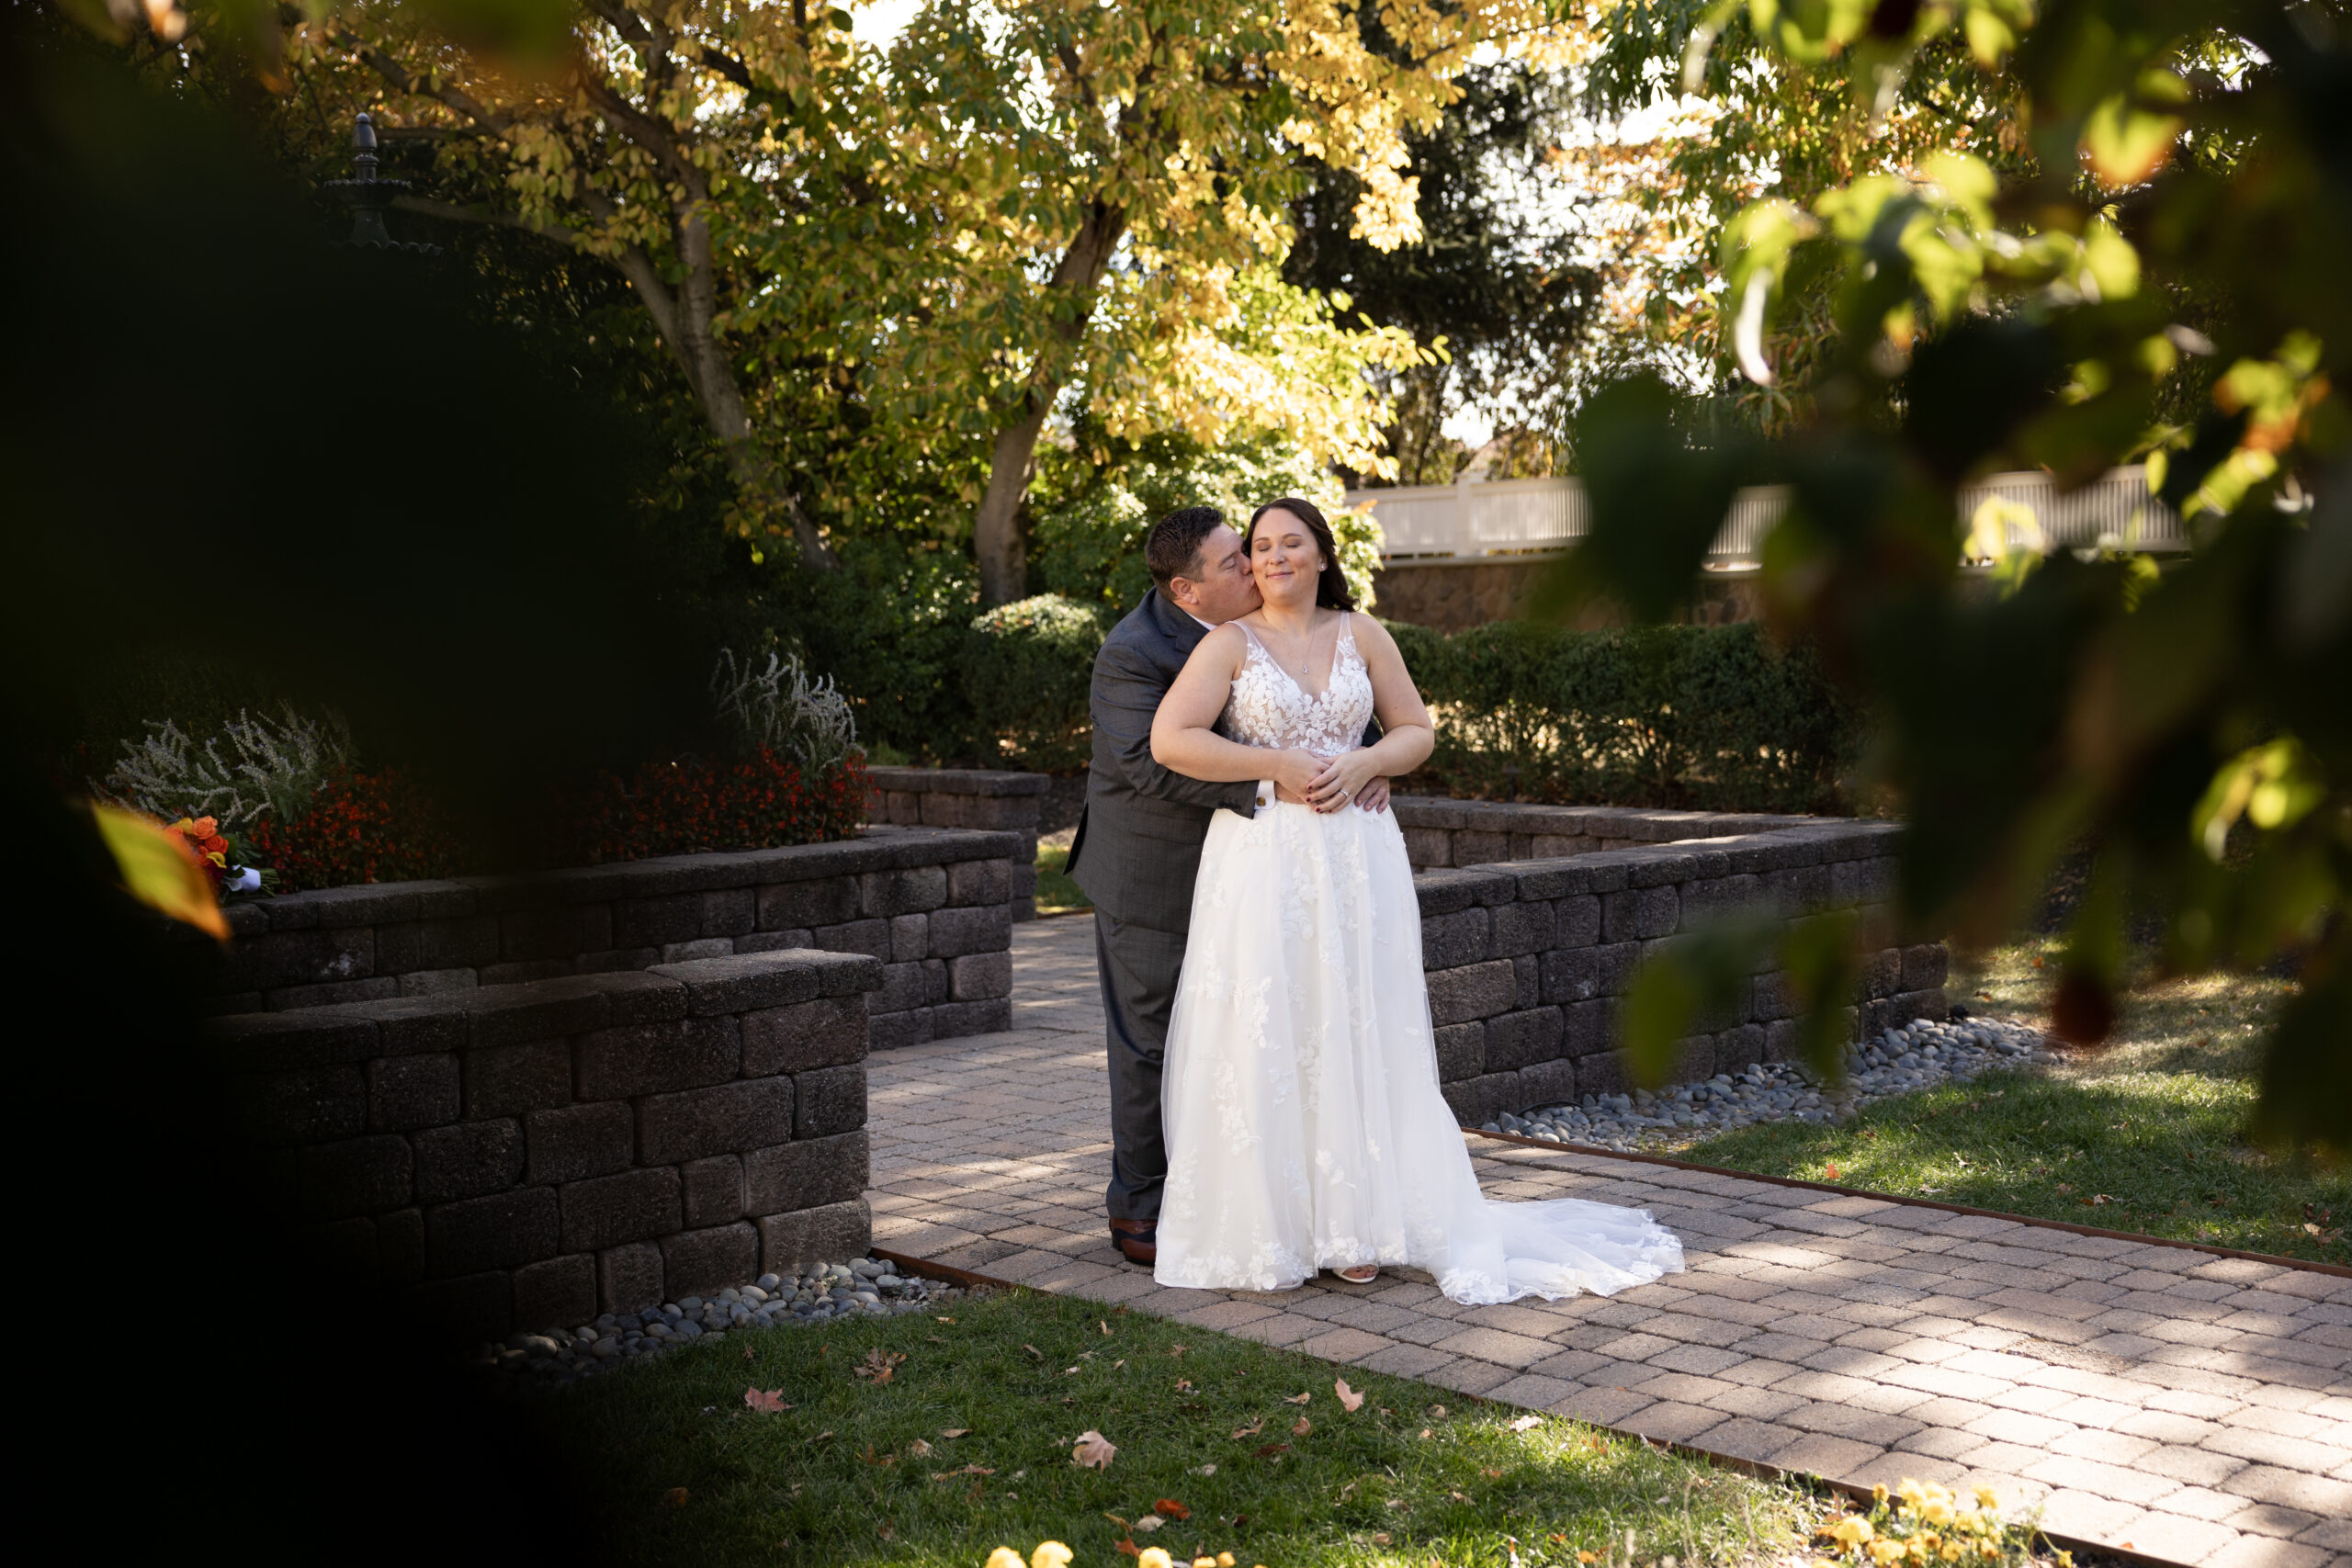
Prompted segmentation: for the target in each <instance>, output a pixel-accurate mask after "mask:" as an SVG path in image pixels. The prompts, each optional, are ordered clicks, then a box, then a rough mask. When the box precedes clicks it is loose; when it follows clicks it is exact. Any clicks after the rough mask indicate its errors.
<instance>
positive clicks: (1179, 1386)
mask: <svg viewBox="0 0 2352 1568" xmlns="http://www.w3.org/2000/svg"><path fill="white" fill-rule="evenodd" d="M1176 1392H1177V1393H1192V1392H1193V1380H1192V1379H1190V1378H1178V1379H1177V1380H1176Z"/></svg>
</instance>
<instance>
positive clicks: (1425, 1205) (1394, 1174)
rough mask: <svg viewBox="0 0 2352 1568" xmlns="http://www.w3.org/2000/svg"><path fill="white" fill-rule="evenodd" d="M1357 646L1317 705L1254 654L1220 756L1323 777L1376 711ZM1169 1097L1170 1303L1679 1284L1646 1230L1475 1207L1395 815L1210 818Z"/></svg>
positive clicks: (1479, 1202) (1344, 636) (1668, 1248)
mask: <svg viewBox="0 0 2352 1568" xmlns="http://www.w3.org/2000/svg"><path fill="white" fill-rule="evenodd" d="M1249 630H1250V628H1249V627H1247V626H1244V627H1243V628H1242V631H1243V632H1244V634H1245V635H1247V634H1248V633H1249ZM1353 632H1354V624H1353V621H1352V619H1351V621H1350V623H1349V625H1348V626H1346V627H1344V628H1343V629H1342V631H1341V634H1340V643H1339V647H1338V649H1337V650H1336V651H1335V652H1334V654H1333V656H1332V661H1331V673H1330V676H1329V682H1328V683H1327V685H1326V687H1325V690H1324V691H1323V692H1322V693H1321V694H1319V695H1315V696H1310V695H1309V694H1307V693H1306V691H1305V690H1303V689H1302V688H1301V687H1300V686H1299V685H1298V684H1297V683H1296V682H1295V681H1293V680H1292V679H1291V677H1290V675H1289V673H1288V672H1287V671H1284V670H1283V668H1282V667H1281V666H1280V665H1279V664H1277V663H1276V662H1275V661H1274V660H1273V659H1272V657H1271V656H1270V655H1269V654H1268V653H1267V652H1266V650H1265V649H1264V648H1263V647H1262V646H1261V644H1260V643H1259V641H1258V639H1257V638H1256V637H1254V636H1251V637H1250V653H1249V660H1248V662H1247V663H1246V664H1245V665H1244V666H1243V668H1242V671H1241V672H1240V674H1239V675H1238V676H1237V677H1235V679H1234V682H1233V696H1232V701H1231V704H1230V705H1229V706H1228V707H1227V710H1226V718H1225V720H1224V724H1225V726H1226V732H1227V734H1228V735H1229V736H1230V738H1231V739H1236V740H1238V741H1241V742H1243V743H1244V744H1246V745H1250V746H1266V747H1273V748H1289V747H1300V748H1304V749H1306V750H1311V751H1315V752H1317V753H1320V754H1322V755H1326V756H1329V755H1335V754H1337V753H1338V752H1340V751H1343V750H1350V749H1351V748H1352V747H1354V746H1355V745H1356V743H1357V741H1358V739H1359V738H1360V737H1361V736H1362V735H1363V728H1364V722H1365V721H1366V720H1367V719H1368V718H1370V717H1371V716H1372V707H1373V696H1372V681H1371V677H1370V675H1369V674H1368V673H1367V672H1366V671H1365V669H1364V664H1363V659H1362V657H1361V656H1360V655H1359V654H1358V653H1357V651H1356V646H1355V637H1354V635H1353ZM1161 1095H1162V1115H1163V1117H1164V1118H1165V1122H1166V1129H1167V1136H1168V1150H1169V1172H1168V1186H1167V1190H1166V1194H1165V1197H1164V1199H1163V1201H1162V1206H1161V1210H1160V1215H1159V1262H1158V1264H1157V1266H1156V1268H1155V1269H1154V1277H1155V1278H1156V1279H1158V1280H1159V1283H1161V1284H1163V1285H1188V1286H1196V1287H1216V1288H1224V1289H1235V1290H1251V1291H1278V1290H1287V1289H1289V1288H1290V1287H1292V1286H1294V1285H1296V1284H1298V1283H1300V1282H1301V1281H1302V1280H1306V1278H1307V1277H1308V1276H1310V1275H1312V1274H1314V1273H1315V1272H1316V1271H1317V1269H1342V1268H1349V1267H1353V1266H1356V1265H1360V1264H1367V1263H1378V1264H1385V1265H1403V1266H1411V1267H1414V1268H1419V1269H1428V1270H1429V1271H1430V1273H1431V1274H1432V1275H1434V1276H1435V1277H1436V1279H1437V1283H1438V1288H1439V1289H1441V1290H1442V1291H1443V1292H1445V1293H1446V1294H1447V1295H1448V1296H1450V1297H1452V1298H1453V1300H1455V1301H1458V1302H1478V1303H1488V1302H1508V1301H1515V1300H1517V1299H1518V1298H1520V1297H1521V1296H1529V1295H1536V1296H1543V1297H1545V1298H1547V1299H1550V1298H1555V1297H1560V1296H1571V1295H1574V1294H1576V1293H1577V1292H1579V1291H1591V1292H1595V1293H1597V1294H1600V1295H1610V1294H1612V1293H1614V1292H1618V1291H1621V1290H1623V1289H1624V1288H1625V1287H1626V1286H1628V1285H1637V1284H1642V1283H1644V1282H1645V1281H1647V1280H1655V1279H1657V1277H1658V1276H1659V1275H1661V1274H1669V1273H1679V1272H1680V1271H1681V1269H1682V1245H1681V1243H1680V1242H1679V1241H1678V1240H1676V1239H1675V1237H1674V1235H1673V1233H1671V1232H1670V1231H1668V1230H1666V1229H1665V1228H1664V1227H1662V1226H1660V1225H1658V1224H1655V1223H1653V1222H1652V1220H1651V1219H1650V1216H1649V1214H1648V1213H1646V1212H1645V1211H1642V1210H1638V1209H1623V1208H1617V1207H1614V1206H1611V1205H1610V1204H1606V1203H1591V1202H1586V1201H1582V1200H1579V1199H1573V1198H1564V1199H1556V1200H1553V1201H1544V1202H1532V1203H1496V1202H1489V1201H1487V1199H1486V1198H1485V1197H1484V1196H1483V1195H1482V1194H1481V1193H1480V1192H1479V1190H1478V1181H1477V1178H1476V1176H1475V1175H1473V1174H1472V1172H1471V1168H1470V1156H1469V1152H1468V1150H1467V1149H1466V1148H1465V1147H1464V1144H1463V1138H1462V1133H1461V1131H1460V1129H1459V1128H1458V1127H1457V1126H1456V1124H1455V1122H1454V1119H1453V1112H1452V1111H1451V1110H1450V1109H1449V1108H1448V1106H1447V1105H1446V1102H1445V1100H1444V1099H1443V1098H1442V1096H1441V1095H1440V1094H1439V1093H1438V1076H1437V1048H1436V1038H1435V1032H1434V1031H1433V1029H1432V1027H1431V1025H1430V1008H1429V991H1428V987H1426V986H1425V985H1424V983H1423V981H1422V977H1421V916H1420V906H1419V902H1418V901H1417V900H1416V898H1415V897H1414V893H1413V873H1412V867H1411V866H1410V865H1409V864H1408V863H1407V861H1406V858H1405V839H1404V835H1403V833H1402V832H1401V831H1400V830H1399V829H1398V828H1397V818H1396V817H1395V815H1394V814H1393V813H1389V812H1379V813H1374V812H1367V811H1363V810H1359V809H1357V808H1355V807H1345V808H1342V809H1341V810H1340V811H1337V812H1333V813H1331V814H1329V815H1321V814H1318V813H1317V812H1316V811H1314V810H1313V809H1312V808H1311V807H1306V806H1292V805H1276V806H1274V807H1272V808H1271V809H1264V808H1261V810H1260V811H1259V812H1258V815H1257V817H1256V818H1254V819H1250V818H1242V817H1238V816H1237V815H1235V814H1234V813H1232V812H1229V811H1220V812H1218V813H1217V814H1216V819H1215V821H1214V822H1213V823H1212V824H1211V826H1210V828H1209V834H1208V840H1207V842H1206V844H1205V845H1204V848H1203V850H1202V852H1201V872H1200V880H1199V881H1198V882H1196V883H1195V884H1194V885H1193V926H1192V933H1191V936H1190V938H1189V940H1188V942H1187V944H1186V947H1185V953H1184V969H1183V977H1182V980H1181V981H1180V982H1179V985H1178V987H1177V994H1176V1002H1175V1007H1174V1010H1173V1012H1172V1013H1171V1014H1170V1020H1169V1026H1168V1056H1167V1067H1166V1071H1165V1075H1164V1077H1163V1078H1162V1080H1161Z"/></svg>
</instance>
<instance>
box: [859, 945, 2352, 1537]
mask: <svg viewBox="0 0 2352 1568" xmlns="http://www.w3.org/2000/svg"><path fill="white" fill-rule="evenodd" d="M1013 1022H1014V1028H1013V1029H1012V1031H1010V1032H1006V1033H1002V1034H990V1035H982V1036H978V1037H976V1038H972V1039H964V1040H948V1041H942V1042H938V1043H933V1044H928V1045H920V1046H913V1047H910V1048H907V1049H904V1050H899V1051H892V1052H887V1053H882V1054H879V1055H876V1056H875V1057H874V1058H873V1059H872V1062H871V1068H872V1088H871V1094H872V1122H871V1127H872V1134H873V1140H874V1177H873V1188H872V1190H871V1191H870V1192H869V1193H868V1198H869V1199H870V1201H872V1204H873V1207H874V1232H875V1237H874V1239H875V1244H876V1246H877V1247H887V1248H888V1249H890V1250H892V1251H894V1252H900V1253H906V1254H910V1255H912V1256H915V1257H920V1258H928V1259H931V1260H933V1261H935V1262H939V1263H944V1264H948V1265H952V1266H956V1267H959V1268H963V1269H972V1270H975V1271H977V1272H979V1273H983V1274H987V1275H989V1276H992V1277H995V1278H998V1279H1003V1280H1019V1281H1021V1282H1023V1283H1024V1284H1027V1285H1030V1286H1033V1287H1035V1288H1036V1289H1039V1290H1046V1291H1053V1292H1060V1293H1066V1294H1073V1295H1080V1296H1084V1297H1088V1298H1091V1299H1094V1300H1099V1301H1105V1302H1123V1303H1128V1304H1130V1305H1132V1306H1134V1307H1135V1308H1136V1309H1137V1310H1139V1311H1146V1312H1152V1313H1157V1314H1164V1315H1167V1316H1171V1317H1178V1318H1182V1320H1183V1321H1185V1322H1188V1323H1193V1324H1198V1325H1202V1326H1204V1327H1206V1328H1216V1329H1223V1330H1226V1331H1227V1332H1231V1333H1235V1334H1238V1335H1242V1336H1245V1337H1250V1338H1253V1339H1259V1340H1262V1341H1265V1342H1266V1343H1268V1344H1273V1345H1283V1346H1290V1347H1294V1348H1297V1349H1300V1350H1302V1351H1305V1352H1306V1353H1308V1354H1311V1355H1315V1356H1319V1357H1322V1358H1324V1359H1329V1360H1331V1361H1334V1362H1340V1363H1345V1364H1348V1365H1352V1366H1365V1367H1371V1368H1374V1369H1375V1370H1378V1371H1386V1372H1394V1373H1397V1374H1399V1375H1403V1376H1408V1377H1418V1378H1422V1379H1426V1380H1427V1381H1429V1382H1433V1383H1438V1384H1441V1385H1442V1386H1444V1387H1448V1388H1453V1389H1457V1390H1460V1391H1462V1392H1464V1393H1475V1394H1480V1395H1484V1396H1485V1397H1487V1398H1490V1399H1497V1400H1501V1401H1505V1402H1508V1403H1512V1404H1522V1405H1525V1406H1528V1407H1529V1408H1532V1409H1539V1410H1546V1411H1552V1412H1556V1413H1559V1414H1563V1415H1567V1416H1577V1417H1580V1418H1582V1419H1586V1420H1589V1421H1593V1422H1597V1423H1600V1424H1601V1425H1604V1426H1607V1427H1613V1428H1616V1429H1618V1430H1620V1431H1626V1432H1635V1433H1639V1434H1642V1435H1643V1436H1645V1437H1648V1438H1654V1439H1659V1440H1665V1441H1672V1442H1679V1443H1685V1444H1688V1445H1690V1446H1691V1447H1693V1448H1696V1449H1701V1450H1707V1451H1709V1452H1713V1453H1718V1454H1724V1455H1728V1456H1732V1457H1735V1458H1738V1459H1742V1460H1748V1461H1758V1462H1762V1463H1767V1464H1770V1465H1772V1466H1775V1467H1778V1468H1780V1469H1782V1470H1786V1471H1792V1472H1812V1473H1816V1474H1820V1475H1824V1476H1828V1477H1831V1478H1833V1479H1836V1480H1839V1481H1849V1482H1855V1483H1861V1484H1868V1483H1871V1482H1879V1481H1883V1482H1885V1483H1889V1484H1893V1483H1894V1482H1895V1481H1897V1480H1899V1479H1900V1478H1902V1477H1904V1476H1915V1477H1917V1478H1919V1479H1921V1480H1933V1481H1941V1482H1945V1483H1950V1484H1955V1485H1958V1484H1962V1483H1983V1484H1987V1485H1991V1486H1993V1487H1994V1488H1996V1490H1997V1491H1998V1492H1999V1494H2000V1496H2001V1498H2002V1501H2003V1502H2004V1503H2005V1504H2007V1505H2010V1506H2019V1507H2023V1506H2031V1505H2033V1504H2035V1503H2040V1504H2041V1505H2042V1506H2043V1508H2044V1512H2043V1523H2044V1524H2045V1526H2046V1527H2047V1528H2048V1529H2052V1530H2055V1531H2058V1532H2061V1533H2064V1534H2066V1535H2071V1536H2075V1537H2077V1538H2080V1539H2083V1540H2091V1541H2098V1542H2103V1543H2106V1544H2109V1545H2114V1546H2124V1545H2126V1544H2128V1545H2129V1546H2130V1548H2131V1549H2132V1550H2134V1551H2139V1552H2142V1553H2144V1554H2146V1555H2149V1556H2153V1557H2158V1558H2163V1559H2166V1560H2169V1561H2174V1562H2184V1563H2195V1564H2199V1568H2202V1565H2205V1564H2213V1565H2215V1568H2239V1565H2241V1564H2256V1563H2260V1564H2278V1565H2280V1568H2321V1565H2323V1564H2325V1563H2328V1562H2331V1560H2337V1559H2338V1558H2339V1555H2340V1554H2341V1555H2352V1372H2348V1371H2347V1368H2352V1278H2346V1277H2345V1276H2344V1275H2341V1274H2335V1273H2327V1272H2322V1271H2320V1270H2317V1269H2286V1268H2280V1267H2278V1266H2277V1265H2273V1264H2268V1263H2262V1262H2256V1261H2253V1260H2250V1259H2246V1258H2222V1257H2217V1256H2215V1255H2213V1254H2212V1253H2210V1252H2203V1251H2199V1250H2196V1249H2193V1248H2189V1247H2179V1246H2174V1245H2170V1244H2165V1243H2154V1242H2137V1241H2131V1240H2120V1239H2116V1238H2113V1237H2105V1236H2086V1235H2075V1234H2074V1233H2072V1232H2070V1231H2065V1230H2060V1229H2055V1228H2052V1227H2049V1226H2045V1225H2038V1224H2027V1223H2024V1222H2019V1221H2015V1220H2008V1219H2003V1218H1999V1217H1994V1216H1985V1215H1972V1214H1956V1213H1951V1212H1949V1211H1946V1210H1942V1209H1936V1208H1930V1207H1927V1206H1924V1205H1919V1204H1913V1203H1906V1202H1901V1201H1886V1200H1880V1199H1874V1198H1864V1197H1851V1196H1838V1195H1832V1194H1828V1193H1824V1192H1821V1191H1818V1190H1807V1189H1803V1188H1794V1187H1786V1186H1780V1185H1775V1184H1772V1183H1769V1182H1765V1181H1759V1180H1755V1179H1748V1178H1744V1177H1740V1176H1736V1175H1732V1174H1729V1173H1723V1172H1713V1171H1700V1170H1684V1169H1678V1168H1672V1167H1668V1166H1659V1165H1651V1164H1645V1163H1642V1162H1639V1161H1635V1160H1629V1159H1621V1158H1617V1157H1613V1156H1607V1155H1602V1154H1588V1153H1577V1152H1567V1151H1554V1150H1549V1149H1532V1148H1525V1147H1521V1146H1519V1145H1510V1144H1503V1143H1498V1142H1495V1141H1492V1140H1488V1139H1485V1138H1476V1137H1473V1139H1472V1154H1473V1156H1475V1159H1476V1168H1477V1170H1478V1175H1479V1179H1480V1180H1481V1182H1482V1183H1483V1184H1484V1186H1485V1188H1486V1190H1487V1193H1488V1195H1489V1196H1492V1197H1497V1198H1507V1199H1533V1198H1560V1197H1574V1198H1586V1199H1592V1200H1595V1201H1602V1202H1611V1203H1625V1204H1634V1205H1638V1206H1641V1207H1645V1208H1647V1209H1650V1210H1651V1211H1652V1212H1654V1213H1656V1214H1657V1217H1658V1218H1659V1219H1660V1220H1661V1221H1663V1222H1664V1223H1666V1224H1669V1225H1671V1226H1672V1227H1673V1228H1674V1229H1675V1230H1676V1231H1677V1232H1678V1233H1679V1234H1680V1235H1681V1236H1682V1238H1683V1242H1684V1246H1685V1247H1686V1249H1687V1253H1688V1258H1689V1262H1690V1269H1691V1271H1690V1272H1689V1273H1687V1274H1683V1275H1679V1276H1677V1277H1675V1278H1673V1279H1670V1280H1662V1281H1660V1282H1658V1283H1657V1284H1653V1285H1646V1286H1643V1287H1640V1288H1638V1289H1635V1290H1632V1291H1628V1292H1624V1293H1623V1295H1620V1296H1618V1297H1616V1298H1613V1299H1610V1300H1601V1299H1600V1298H1596V1297H1591V1296H1585V1297H1579V1298H1577V1299H1576V1300H1573V1301H1565V1302H1555V1303H1541V1302H1524V1303H1514V1304H1511V1305H1508V1306H1487V1307H1464V1306H1459V1305H1457V1304H1455V1303H1452V1302H1449V1301H1447V1300H1446V1299H1445V1298H1444V1297H1443V1296H1442V1295H1441V1294H1439V1292H1438V1291H1437V1289H1436V1288H1435V1286H1434V1285H1433V1284H1431V1283H1430V1280H1429V1279H1428V1277H1427V1276H1426V1275H1422V1274H1418V1273H1415V1272H1411V1271H1406V1272H1401V1273H1400V1272H1397V1271H1391V1272H1389V1273H1386V1274H1384V1275H1383V1276H1382V1277H1381V1279H1380V1280H1378V1281H1377V1282H1375V1283H1374V1284H1373V1285H1371V1286H1369V1287H1363V1288H1354V1287H1349V1286H1346V1285H1342V1284H1340V1283H1339V1282H1338V1281H1336V1280H1331V1279H1329V1277H1328V1276H1327V1277H1325V1278H1324V1279H1322V1280H1317V1281H1316V1282H1314V1283H1310V1284H1308V1285H1306V1286H1305V1287H1303V1288H1301V1289H1299V1290H1296V1291H1292V1292H1284V1293H1282V1294H1279V1295H1261V1294H1253V1293H1251V1292H1212V1291H1177V1290H1167V1289H1162V1288H1161V1287H1159V1286H1158V1285H1156V1284H1155V1283H1154V1282H1153V1281H1152V1280H1151V1277H1150V1275H1149V1273H1148V1271H1147V1270H1145V1269H1137V1268H1134V1267H1131V1266H1129V1265H1127V1264H1125V1263H1124V1262H1123V1261H1121V1259H1120V1258H1118V1255H1117V1254H1116V1253H1114V1251H1113V1250H1112V1249H1111V1247H1110V1246H1109V1241H1108V1235H1107V1233H1106V1231H1105V1229H1104V1224H1103V1180H1104V1178H1105V1175H1106V1173H1107V1168H1108V1164H1109V1151H1110V1137H1109V1131H1108V1129H1109V1121H1108V1110H1107V1106H1108V1089H1107V1078H1106V1074H1105V1070H1104V1065H1103V1039H1102V1032H1101V1031H1102V1014H1101V1010H1100V1006H1099V1003H1098V1002H1097V1000H1096V997H1095V989H1094V956H1093V928H1092V922H1091V920H1090V919H1087V918H1085V917H1083V916H1080V917H1066V918H1061V919H1047V920H1039V921H1036V922H1035V923H1032V924H1027V925H1023V926H1018V927H1016V928H1014V933H1013Z"/></svg>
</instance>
